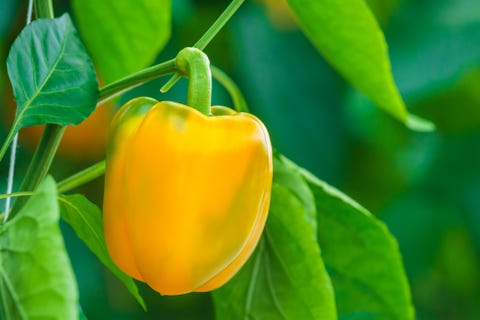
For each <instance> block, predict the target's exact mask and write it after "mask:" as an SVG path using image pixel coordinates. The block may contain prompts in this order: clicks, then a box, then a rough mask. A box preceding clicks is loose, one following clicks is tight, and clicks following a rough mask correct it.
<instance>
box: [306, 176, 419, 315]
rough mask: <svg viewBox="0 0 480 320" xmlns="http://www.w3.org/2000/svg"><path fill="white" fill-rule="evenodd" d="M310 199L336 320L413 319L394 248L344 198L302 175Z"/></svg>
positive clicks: (379, 227) (378, 226)
mask: <svg viewBox="0 0 480 320" xmlns="http://www.w3.org/2000/svg"><path fill="white" fill-rule="evenodd" d="M303 174H304V176H305V179H306V181H307V182H308V184H309V185H310V187H311V189H312V191H313V193H314V195H315V200H316V206H317V212H318V221H319V224H318V237H319V243H320V246H321V248H322V255H323V259H324V261H325V265H326V266H327V270H328V273H329V275H330V277H331V279H332V282H333V287H334V288H335V298H336V303H337V308H338V315H339V318H341V319H371V320H409V319H414V309H413V306H412V302H411V297H410V290H409V286H408V281H407V278H406V275H405V271H404V268H403V264H402V258H401V256H400V253H399V250H398V245H397V242H396V241H395V239H394V238H393V237H392V235H391V234H390V232H389V231H388V229H387V227H386V226H385V225H384V224H383V223H382V222H380V221H379V220H377V219H376V218H375V217H374V216H373V215H372V214H370V213H369V212H368V211H367V210H365V209H364V208H362V207H361V206H360V205H359V204H357V203H355V202H354V201H353V200H351V199H350V198H349V197H348V196H346V195H344V194H342V193H341V192H339V191H338V190H336V189H334V188H332V187H331V186H329V185H327V184H326V183H324V182H322V181H320V180H318V179H317V178H316V177H314V176H313V175H311V174H310V173H308V172H306V171H303Z"/></svg>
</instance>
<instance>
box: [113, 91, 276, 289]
mask: <svg viewBox="0 0 480 320" xmlns="http://www.w3.org/2000/svg"><path fill="white" fill-rule="evenodd" d="M107 153H108V155H107V169H106V175H105V178H106V182H105V200H104V230H105V239H106V242H107V248H108V250H109V253H110V255H111V257H112V259H113V261H114V262H115V263H116V264H117V265H118V266H119V268H120V269H122V270H123V271H124V272H125V273H127V274H128V275H130V276H132V277H134V278H136V279H138V280H141V281H144V282H146V283H147V284H148V285H150V286H151V287H152V288H153V289H154V290H156V291H158V292H159V293H161V294H164V295H177V294H184V293H188V292H192V291H210V290H214V289H216V288H218V287H220V286H221V285H223V284H224V283H226V282H227V281H228V280H229V279H230V278H232V277H233V276H234V275H235V273H236V272H237V271H238V270H239V269H240V268H241V267H242V266H243V264H244V263H245V262H246V260H247V259H248V258H249V257H250V255H251V254H252V252H253V250H254V249H255V246H256V245H257V243H258V240H259V238H260V235H261V233H262V231H263V228H264V226H265V222H266V219H267V213H268V207H269V203H270V193H271V184H272V173H273V169H272V150H271V144H270V140H269V136H268V132H267V130H266V128H265V127H264V125H263V124H262V123H261V122H260V120H258V119H257V118H255V117H254V116H252V115H250V114H247V113H236V112H235V111H233V110H231V109H229V108H226V107H212V115H211V116H206V115H204V114H202V113H200V112H198V111H197V110H195V109H193V108H191V107H188V106H185V105H182V104H179V103H175V102H157V101H155V100H153V99H150V98H137V99H134V100H132V101H130V102H128V103H127V104H126V105H125V106H123V107H122V109H120V110H119V112H118V113H117V115H116V117H115V118H114V120H113V122H112V128H111V133H110V139H109V147H108V151H107Z"/></svg>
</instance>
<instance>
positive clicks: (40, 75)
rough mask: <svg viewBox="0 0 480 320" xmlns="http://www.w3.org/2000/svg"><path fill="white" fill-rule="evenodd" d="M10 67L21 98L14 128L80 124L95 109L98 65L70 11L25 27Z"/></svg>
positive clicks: (18, 101) (14, 90)
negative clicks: (91, 57)
mask: <svg viewBox="0 0 480 320" xmlns="http://www.w3.org/2000/svg"><path fill="white" fill-rule="evenodd" d="M7 70H8V75H9V77H10V81H11V83H12V87H13V93H14V95H15V100H16V101H17V113H16V116H15V122H14V125H13V128H12V131H18V130H19V129H20V128H21V127H25V126H32V125H39V124H44V123H55V124H59V125H69V124H73V125H76V124H79V123H80V122H82V121H83V120H84V119H86V118H87V117H88V116H89V115H90V113H92V112H93V110H94V109H95V106H96V102H97V95H98V83H97V78H96V75H95V70H94V69H93V64H92V62H91V60H90V58H89V56H88V55H87V53H86V51H85V47H84V46H83V44H82V42H81V41H80V39H79V38H78V34H77V31H76V30H75V27H74V26H73V24H72V21H71V19H70V17H69V15H68V14H64V15H63V16H61V17H60V18H57V19H38V20H35V21H33V22H32V23H30V24H29V25H28V26H27V27H25V29H24V30H23V31H22V32H21V33H20V35H19V36H18V37H17V39H16V40H15V42H14V43H13V45H12V47H11V49H10V53H9V55H8V59H7Z"/></svg>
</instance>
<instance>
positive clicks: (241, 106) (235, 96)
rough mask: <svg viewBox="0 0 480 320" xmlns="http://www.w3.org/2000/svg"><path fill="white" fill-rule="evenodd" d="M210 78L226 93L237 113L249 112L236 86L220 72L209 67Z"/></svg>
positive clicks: (215, 68) (213, 67)
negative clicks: (210, 71) (210, 70)
mask: <svg viewBox="0 0 480 320" xmlns="http://www.w3.org/2000/svg"><path fill="white" fill-rule="evenodd" d="M210 68H211V69H212V76H213V77H214V78H215V79H216V80H217V81H218V82H219V83H220V84H221V85H222V86H223V87H224V88H225V89H226V90H227V91H228V93H229V94H230V97H231V98H232V101H233V106H234V107H235V110H237V111H238V112H249V110H248V105H247V102H246V100H245V98H244V97H243V94H242V92H241V91H240V89H239V88H238V86H237V84H236V83H235V82H234V81H233V80H232V79H231V78H230V77H229V76H228V75H227V74H226V73H225V72H223V71H222V70H220V69H219V68H217V67H215V66H213V65H211V66H210Z"/></svg>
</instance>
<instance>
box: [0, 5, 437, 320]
mask: <svg viewBox="0 0 480 320" xmlns="http://www.w3.org/2000/svg"><path fill="white" fill-rule="evenodd" d="M242 3H243V1H241V0H234V1H233V2H232V3H231V4H230V5H229V6H228V8H227V9H226V10H225V12H224V13H223V14H222V15H221V16H220V17H219V18H218V19H217V20H216V21H215V23H214V24H212V26H211V27H210V29H209V30H208V31H207V32H206V33H205V34H204V36H202V37H201V39H200V40H199V41H198V42H197V43H196V44H195V45H194V46H193V47H195V48H197V49H199V50H204V49H205V47H206V46H207V45H208V43H209V42H210V41H211V40H212V39H213V38H214V37H215V36H216V34H217V33H218V31H219V30H220V29H221V28H222V27H223V25H224V24H225V23H226V22H227V21H228V19H229V18H230V17H231V16H232V15H233V14H234V12H235V11H236V10H237V9H238V8H239V7H240V5H241V4H242ZM288 4H289V6H290V8H291V10H292V11H293V13H294V15H295V17H296V18H297V20H298V23H299V24H300V26H301V28H302V30H303V31H304V33H305V34H306V36H307V37H308V38H309V39H310V41H311V42H312V43H313V44H314V46H315V47H316V48H317V49H318V51H320V52H321V53H322V54H323V55H324V57H325V58H326V59H327V60H328V61H329V62H330V64H331V65H332V66H333V67H334V68H336V69H337V70H338V72H339V73H340V74H342V75H343V76H344V77H345V78H346V79H347V80H348V81H350V82H351V83H352V84H353V85H354V86H356V87H357V88H358V89H359V90H361V91H362V92H363V93H365V94H366V95H367V96H369V97H370V99H371V100H372V101H374V102H375V103H376V104H377V105H378V106H379V107H380V108H382V109H383V110H384V111H386V112H387V113H389V114H390V115H392V116H393V117H394V118H396V119H398V120H399V121H401V122H402V123H404V124H405V125H407V126H408V127H410V128H411V129H415V130H419V131H422V130H432V129H433V126H432V124H431V123H429V122H427V121H425V120H422V119H420V118H418V117H415V116H412V115H409V114H408V113H407V111H406V108H405V105H404V103H403V101H402V98H401V97H400V95H399V93H398V91H397V89H396V86H395V84H394V81H393V77H392V74H391V70H390V63H389V59H388V55H387V49H386V43H385V40H384V37H383V34H382V31H381V30H380V28H379V26H378V24H377V22H376V20H375V18H374V16H373V15H372V13H371V12H370V10H369V8H368V7H367V5H366V4H365V2H364V1H363V0H355V1H352V2H351V3H350V4H349V5H348V6H347V5H345V3H344V2H342V1H338V0H328V1H310V2H305V1H300V0H289V1H288ZM134 5H135V6H137V7H139V8H141V9H142V10H133V9H132V6H133V4H121V3H120V4H118V3H117V2H111V1H93V0H88V1H87V0H77V1H73V9H74V13H75V15H76V21H77V24H78V27H79V29H80V31H81V34H82V37H83V41H84V42H85V46H84V44H83V42H82V41H81V40H80V37H79V35H78V33H77V31H76V29H75V27H74V25H73V23H72V21H71V19H70V17H69V16H68V14H65V15H62V16H61V17H59V18H54V14H53V10H52V4H51V2H50V1H48V0H37V1H35V12H36V17H37V18H40V19H37V20H35V21H33V22H32V23H31V24H29V25H28V26H26V27H25V29H24V30H23V31H22V32H21V33H20V35H19V36H18V38H17V39H16V41H15V43H14V44H13V46H12V48H11V50H10V53H9V56H8V60H7V68H8V73H9V77H10V81H11V84H12V87H13V90H14V95H15V100H16V102H17V113H16V116H15V120H14V122H13V124H12V127H11V129H10V132H9V134H8V135H7V137H6V141H5V142H4V144H3V146H2V147H1V149H0V159H3V158H4V155H5V153H6V151H7V149H8V147H9V146H10V144H11V143H12V141H15V136H16V133H17V132H18V131H19V130H20V129H21V128H23V127H26V126H32V125H38V124H47V125H46V128H45V131H44V134H43V137H42V139H41V141H40V142H39V144H38V147H37V151H36V152H35V154H34V156H33V158H32V160H31V163H30V167H29V169H28V170H27V172H26V174H25V179H24V181H23V183H22V185H21V186H20V187H19V192H17V193H13V194H9V195H2V197H3V198H7V197H16V201H15V203H14V204H13V207H12V208H11V210H8V208H7V210H6V211H5V213H4V224H3V225H2V227H1V229H0V274H1V275H2V277H1V279H0V294H1V299H2V300H1V302H2V305H1V310H2V318H5V319H28V318H35V317H36V316H45V317H51V318H58V319H62V318H64V317H65V316H66V317H67V318H69V319H70V318H75V317H76V316H79V311H78V310H79V307H78V291H77V286H76V282H75V279H74V276H73V273H72V270H71V265H70V263H69V260H68V257H67V255H66V253H65V248H64V245H63V239H62V236H61V233H60V232H59V230H58V226H57V225H58V219H59V217H60V216H61V217H62V219H64V220H65V221H66V222H67V223H68V224H70V225H71V226H72V228H73V229H74V230H75V232H76V233H77V235H78V236H79V238H80V239H82V240H83V241H84V242H85V243H86V244H87V246H88V247H89V248H90V249H91V250H92V252H94V253H95V255H96V256H97V257H98V258H99V259H100V261H102V262H103V263H104V264H105V265H106V266H107V267H108V268H109V269H110V270H111V271H112V272H113V274H115V275H116V276H117V277H118V278H119V279H120V280H121V281H122V282H123V283H124V284H125V286H126V287H127V288H128V289H129V291H130V292H131V293H132V294H133V295H134V296H135V298H136V299H137V300H138V302H139V303H140V304H141V305H142V306H144V307H145V305H144V302H143V299H142V297H141V296H140V294H139V291H138V289H137V286H136V283H135V282H134V281H133V280H132V279H131V278H130V277H129V276H127V275H125V274H124V273H123V272H122V271H121V270H120V269H118V267H117V266H116V265H115V264H114V263H113V262H112V260H111V259H110V257H109V254H108V252H107V249H106V245H105V240H104V235H103V231H102V214H101V212H100V210H99V209H98V207H97V206H96V205H94V204H93V203H91V202H90V201H89V200H88V199H87V198H86V197H84V196H83V195H81V194H76V195H65V194H64V193H65V192H67V191H70V190H72V189H73V188H75V187H78V186H80V185H83V184H85V183H87V182H89V181H91V180H93V179H94V178H96V177H98V176H99V175H102V174H103V173H104V171H105V164H104V163H103V162H100V163H98V164H96V165H94V166H92V167H90V168H87V169H85V170H84V171H81V172H79V173H78V174H76V175H74V176H72V177H70V178H67V179H65V180H64V181H61V182H59V183H58V184H55V182H54V181H53V179H52V178H51V177H48V176H47V175H48V172H49V170H50V166H51V163H52V160H53V156H54V155H55V152H56V149H57V147H58V144H59V142H60V140H61V138H62V134H63V132H64V130H65V126H66V125H75V124H78V123H80V122H82V121H83V120H84V119H86V118H87V117H88V116H89V115H90V114H91V113H92V112H93V110H94V109H95V106H96V105H97V104H98V103H100V102H104V101H106V100H109V99H112V98H114V97H115V96H118V95H120V94H121V93H123V92H125V91H126V90H129V89H131V88H133V87H134V86H137V85H139V84H141V83H144V82H146V81H149V80H152V79H155V78H157V77H160V76H164V75H167V74H175V75H174V76H173V78H172V79H171V80H170V81H169V82H167V83H166V85H165V86H164V87H163V90H164V91H166V90H169V89H170V88H171V87H172V86H173V85H174V84H175V82H176V81H177V80H178V79H179V78H180V76H185V75H186V74H185V68H184V67H183V66H182V65H181V64H179V63H178V61H177V60H175V59H171V60H167V61H165V62H162V63H159V64H157V65H154V66H151V67H147V65H148V64H150V63H151V61H152V60H153V58H154V57H155V56H156V55H157V54H158V53H159V51H160V50H161V49H162V47H163V46H164V44H165V42H166V40H167V39H168V37H169V35H170V28H169V21H170V13H169V11H170V10H169V9H170V2H169V1H167V0H161V1H160V0H141V1H137V2H135V4H134ZM103 7H105V8H106V9H105V10H103V9H102V8H103ZM113 8H114V10H113ZM107 9H108V10H107ZM139 11H141V12H143V13H142V14H141V15H140V16H138V17H135V16H132V14H134V13H138V12H139ZM146 12H147V13H148V12H154V13H155V14H152V15H147V16H145V13H146ZM129 22H131V23H129ZM91 24H95V25H98V26H99V27H98V28H96V29H95V30H92V29H91V28H89V26H90V25H91ZM112 30H115V32H114V34H112ZM107 49H109V50H113V52H114V56H115V58H114V59H112V56H113V53H112V51H109V50H107ZM87 51H88V52H89V53H90V54H87ZM90 55H91V58H92V59H93V61H94V62H95V64H96V67H97V68H98V70H99V72H100V74H101V75H102V77H103V79H105V81H106V83H107V85H105V86H104V87H102V88H98V82H97V77H96V74H95V71H94V63H93V62H92V60H91V58H90ZM213 62H215V61H213ZM138 70H140V71H138ZM212 70H213V77H215V78H217V79H218V80H219V82H221V83H222V84H223V85H224V86H225V88H226V89H227V90H228V91H229V93H230V94H231V96H232V100H233V101H234V104H235V107H236V108H237V109H238V110H240V111H241V110H246V109H247V108H246V103H245V99H244V98H243V96H242V94H241V92H240V90H239V89H238V88H237V87H236V85H235V84H234V83H233V81H232V80H231V79H229V77H228V76H227V75H226V74H225V73H223V72H222V71H221V70H219V69H217V68H215V67H213V69H212ZM196 90H199V89H198V87H197V88H196ZM204 90H207V89H200V91H201V92H203V91H204ZM195 104H197V103H196V102H194V103H192V105H195ZM200 104H202V103H200ZM209 105H210V104H209V103H208V106H209ZM299 112H301V110H299ZM11 167H13V164H11ZM7 207H8V205H7ZM37 212H38V213H39V214H37ZM39 292H40V293H39ZM58 292H60V293H61V294H60V295H59V294H58ZM213 298H214V305H215V310H216V314H217V317H218V318H220V319H232V318H233V319H242V318H247V317H252V318H260V319H267V318H272V319H276V318H282V317H283V318H286V319H337V318H339V317H362V316H363V317H368V318H372V319H413V318H414V311H413V307H412V304H411V299H410V292H409V288H408V283H407V280H406V277H405V274H404V270H403V266H402V262H401V257H400V254H399V252H398V248H397V244H396V242H395V240H394V239H393V237H392V236H391V235H390V233H389V232H388V230H387V228H386V227H385V226H384V225H383V223H381V222H380V221H379V220H378V219H376V218H375V217H374V216H372V215H371V214H370V213H369V212H368V211H366V210H365V209H364V208H362V207H361V206H360V205H358V204H357V203H355V202H354V201H352V200H351V199H350V198H348V197H347V196H346V195H344V194H342V193H341V192H339V191H338V190H336V189H334V188H332V187H330V186H329V185H327V184H325V183H324V182H322V181H320V180H319V179H318V178H316V177H314V176H313V175H312V174H310V173H308V172H307V171H305V170H303V169H301V168H300V167H298V166H297V165H295V164H294V163H293V162H291V161H290V160H288V159H286V158H285V157H284V156H282V155H281V154H279V153H278V152H277V153H275V156H274V175H273V186H272V199H271V205H270V213H269V218H268V221H267V224H266V229H265V231H264V233H263V236H262V238H261V240H260V242H259V245H258V247H257V249H256V251H255V252H254V253H253V256H252V257H251V258H250V259H249V260H248V262H247V264H246V265H245V266H244V267H243V268H242V269H241V270H240V271H239V273H238V274H237V275H236V276H235V277H234V278H233V279H232V280H231V281H229V282H228V283H227V284H226V285H225V286H223V287H221V288H220V289H218V290H216V291H214V292H213Z"/></svg>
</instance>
